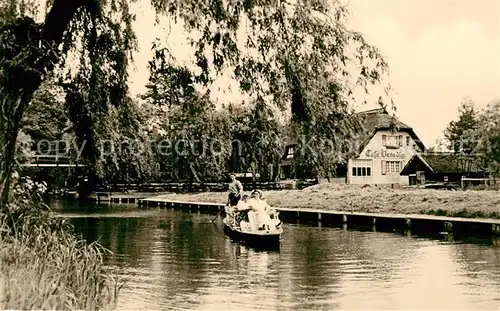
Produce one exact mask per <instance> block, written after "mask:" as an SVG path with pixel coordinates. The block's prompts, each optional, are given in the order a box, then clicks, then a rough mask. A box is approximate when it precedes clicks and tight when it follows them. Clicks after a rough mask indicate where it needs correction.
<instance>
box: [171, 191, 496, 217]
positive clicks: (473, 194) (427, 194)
mask: <svg viewBox="0 0 500 311" xmlns="http://www.w3.org/2000/svg"><path fill="white" fill-rule="evenodd" d="M226 195H227V194H226V193H224V192H222V193H220V192H208V193H199V194H165V195H162V196H163V197H165V198H167V199H172V200H180V201H197V202H226ZM264 196H265V199H266V200H267V202H268V203H269V204H270V205H272V206H276V207H286V208H294V207H300V208H314V209H324V210H335V211H349V212H350V211H354V212H367V213H386V214H429V215H439V216H451V217H467V218H494V219H500V191H495V190H482V191H474V190H467V191H460V190H459V191H448V190H431V189H387V188H380V187H374V186H365V187H361V186H355V185H344V184H320V185H314V186H312V187H308V188H305V189H302V190H283V191H265V192H264Z"/></svg>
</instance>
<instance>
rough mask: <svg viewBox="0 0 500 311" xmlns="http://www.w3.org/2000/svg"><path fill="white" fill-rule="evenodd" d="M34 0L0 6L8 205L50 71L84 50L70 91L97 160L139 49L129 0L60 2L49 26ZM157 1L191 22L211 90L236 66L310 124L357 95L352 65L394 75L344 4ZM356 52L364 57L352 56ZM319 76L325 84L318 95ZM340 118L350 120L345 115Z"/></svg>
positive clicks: (0, 122)
mask: <svg viewBox="0 0 500 311" xmlns="http://www.w3.org/2000/svg"><path fill="white" fill-rule="evenodd" d="M26 2H27V1H21V0H19V1H16V0H8V1H3V2H1V5H2V8H1V9H0V13H1V14H2V17H5V18H3V20H2V21H1V25H0V42H1V43H0V69H1V74H0V97H1V98H0V99H1V101H0V104H1V105H2V106H1V118H0V131H1V132H2V134H3V135H2V136H1V137H0V146H1V148H2V149H1V153H0V166H1V169H0V192H1V196H2V198H3V200H2V201H3V202H6V200H7V198H8V193H9V191H8V190H9V185H10V176H11V171H12V162H13V157H14V149H15V141H16V138H17V134H18V131H19V124H20V120H21V118H22V116H23V113H24V110H25V108H26V105H27V104H28V103H29V102H30V100H31V97H32V95H33V93H34V92H35V91H36V89H37V88H38V87H39V86H40V84H41V83H42V81H43V80H44V79H45V77H46V75H47V74H48V73H50V72H52V71H53V70H54V68H55V67H56V65H57V66H58V67H63V65H64V64H65V63H66V62H64V61H65V60H67V56H68V55H74V53H70V52H75V51H76V52H78V55H79V66H78V71H77V72H76V73H75V72H72V73H71V74H70V75H68V80H67V81H66V82H67V84H66V85H72V84H74V83H76V85H79V86H83V87H79V88H75V87H73V88H72V89H71V90H72V92H70V94H71V96H72V102H70V105H74V106H72V107H70V110H71V112H70V114H71V115H73V117H72V119H73V121H74V122H75V124H78V126H77V128H76V132H77V133H76V134H77V137H78V139H79V140H80V142H81V143H83V142H84V141H85V142H86V144H85V151H84V154H85V155H86V156H87V157H89V158H90V160H89V163H90V164H91V163H92V162H93V161H95V159H93V155H92V149H91V148H92V145H93V144H94V143H95V139H94V137H93V133H92V131H91V128H92V124H93V122H94V121H95V119H96V118H98V117H99V115H100V114H101V113H102V112H101V111H100V110H101V109H105V107H106V106H105V104H106V105H108V104H110V103H111V104H113V105H119V104H120V103H121V102H123V101H124V100H125V98H126V95H127V91H128V90H127V70H126V68H127V65H128V63H129V59H130V53H129V52H130V51H131V50H133V49H134V48H135V37H134V33H133V29H132V22H133V19H134V15H133V14H132V13H131V12H130V8H129V2H130V1H127V0H72V1H67V0H52V1H48V8H47V14H46V16H45V18H44V20H43V21H42V22H36V21H35V20H34V19H33V18H31V17H30V16H29V12H28V11H26V10H21V9H20V8H22V6H20V5H19V4H20V3H21V4H23V3H26ZM28 2H29V1H28ZM151 5H152V7H153V8H154V10H155V11H156V12H157V14H158V15H164V16H167V17H170V18H172V19H173V20H174V21H175V22H182V23H183V24H184V26H185V28H186V30H187V31H188V33H189V34H190V37H191V39H192V44H193V47H194V48H195V56H196V66H197V67H198V69H201V70H196V81H197V82H199V83H202V84H209V83H210V82H211V81H213V78H214V76H215V74H217V73H221V72H225V71H226V70H227V69H228V68H229V69H230V70H231V72H232V73H233V78H235V79H236V80H237V81H239V83H240V88H241V91H243V92H247V93H249V94H252V95H255V96H256V97H262V98H269V99H270V100H269V101H266V102H268V103H271V104H273V105H276V106H277V107H280V108H282V109H285V107H287V106H288V107H289V106H290V103H291V108H292V113H293V114H294V116H295V119H296V120H297V124H299V125H301V126H303V125H304V124H306V125H307V124H313V123H314V122H317V116H318V115H320V114H323V113H324V109H323V107H322V106H321V100H322V99H324V98H326V97H327V94H328V98H330V97H331V98H335V96H334V95H337V97H338V101H336V102H334V103H333V104H329V107H328V108H329V109H328V111H330V110H331V109H334V108H335V107H336V106H337V105H339V106H340V107H342V105H344V101H343V100H342V99H343V97H344V96H347V95H348V94H349V93H350V91H352V86H351V85H348V84H346V83H345V76H346V75H348V71H347V68H348V67H347V66H348V64H349V63H353V64H356V65H357V67H358V68H359V72H360V75H359V78H360V80H359V84H360V85H366V84H369V83H374V82H379V80H380V77H381V73H382V72H383V71H384V70H385V69H386V68H385V67H386V64H385V62H384V61H383V59H382V57H381V56H380V55H379V54H378V52H377V50H376V49H375V48H374V47H372V46H370V45H369V44H367V43H366V42H365V41H364V39H363V37H362V36H361V35H360V34H359V33H356V32H353V31H350V30H348V29H346V17H347V10H346V7H345V6H344V5H343V4H342V3H341V1H340V0H295V1H292V0H290V1H283V0H281V1H279V0H242V1H231V0H213V1H199V0H151ZM6 12H7V13H6ZM6 17H9V18H6ZM350 47H354V48H355V50H354V55H356V57H355V58H349V56H348V55H349V54H350V50H349V48H350ZM367 60H368V62H366V61H367ZM317 79H321V80H324V81H322V82H321V83H320V85H322V86H323V87H321V88H319V89H318V88H316V87H315V85H316V84H317V82H316V80H317ZM78 89H83V90H87V92H78ZM88 90H91V92H88ZM332 92H333V93H332ZM338 113H339V114H340V115H344V114H345V109H339V110H338ZM334 124H335V123H332V125H334ZM87 148H88V149H87Z"/></svg>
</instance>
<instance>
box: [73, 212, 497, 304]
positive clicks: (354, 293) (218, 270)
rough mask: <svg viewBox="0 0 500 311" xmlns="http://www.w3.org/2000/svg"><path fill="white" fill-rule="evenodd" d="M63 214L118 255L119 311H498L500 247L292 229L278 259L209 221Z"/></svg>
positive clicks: (163, 215)
mask: <svg viewBox="0 0 500 311" xmlns="http://www.w3.org/2000/svg"><path fill="white" fill-rule="evenodd" d="M64 213H65V214H66V215H67V216H68V217H71V222H72V223H73V224H74V225H75V228H76V229H77V231H78V232H80V233H82V234H83V236H84V237H85V238H86V239H87V240H89V241H94V240H97V239H100V241H101V243H102V244H103V245H104V246H105V247H106V248H108V249H110V250H111V251H112V252H113V253H114V256H110V257H107V258H106V262H107V264H108V265H109V266H110V267H116V268H118V269H117V271H118V273H119V275H120V276H121V278H122V280H123V281H125V282H126V283H125V286H124V287H123V288H122V290H121V294H120V297H119V301H118V309H120V310H132V309H133V310H169V309H175V310H183V309H186V310H338V309H344V310H346V309H349V310H409V309H411V310H422V309H429V310H430V309H432V310H500V247H498V246H491V245H487V244H465V243H450V242H444V241H439V240H428V239H423V238H415V237H407V236H402V235H398V234H391V233H379V232H360V231H350V230H343V229H336V228H318V227H307V226H302V225H285V226H284V234H283V241H282V247H281V250H280V252H265V251H255V250H252V249H249V248H247V247H246V246H243V245H240V244H238V243H235V242H232V241H230V240H229V239H228V238H227V237H226V236H224V235H223V234H222V233H221V232H220V231H219V229H218V228H217V227H216V226H215V225H214V224H213V223H212V222H211V219H212V218H213V216H211V215H204V214H190V213H185V212H181V211H171V210H147V211H144V210H141V211H139V210H136V209H133V208H132V209H131V208H129V209H127V210H125V211H120V212H117V211H116V210H114V211H108V212H103V211H100V212H99V213H95V212H94V213H81V212H79V213H76V214H75V213H70V214H67V212H64Z"/></svg>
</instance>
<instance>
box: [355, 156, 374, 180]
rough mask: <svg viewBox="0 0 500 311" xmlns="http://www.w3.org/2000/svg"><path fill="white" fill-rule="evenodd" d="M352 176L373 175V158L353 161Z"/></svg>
mask: <svg viewBox="0 0 500 311" xmlns="http://www.w3.org/2000/svg"><path fill="white" fill-rule="evenodd" d="M352 176H356V177H366V176H372V160H358V159H355V160H353V162H352Z"/></svg>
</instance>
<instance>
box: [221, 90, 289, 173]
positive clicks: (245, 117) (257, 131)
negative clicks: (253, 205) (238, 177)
mask: <svg viewBox="0 0 500 311" xmlns="http://www.w3.org/2000/svg"><path fill="white" fill-rule="evenodd" d="M226 109H227V111H228V113H229V114H230V115H231V120H232V122H231V124H232V128H231V137H232V147H233V148H232V157H231V163H230V169H231V170H232V171H236V172H252V174H253V177H254V180H255V177H256V174H259V175H260V176H261V178H262V179H263V180H273V179H275V178H277V176H278V173H279V162H280V160H281V157H282V156H283V153H284V147H285V141H284V130H283V125H282V124H281V123H280V122H279V121H277V120H278V118H277V112H276V111H273V109H272V108H271V107H269V105H266V103H265V101H264V100H263V99H259V100H256V101H255V102H254V103H253V104H252V105H251V106H250V107H246V106H244V105H243V106H235V105H229V106H228V107H227V108H226Z"/></svg>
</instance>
